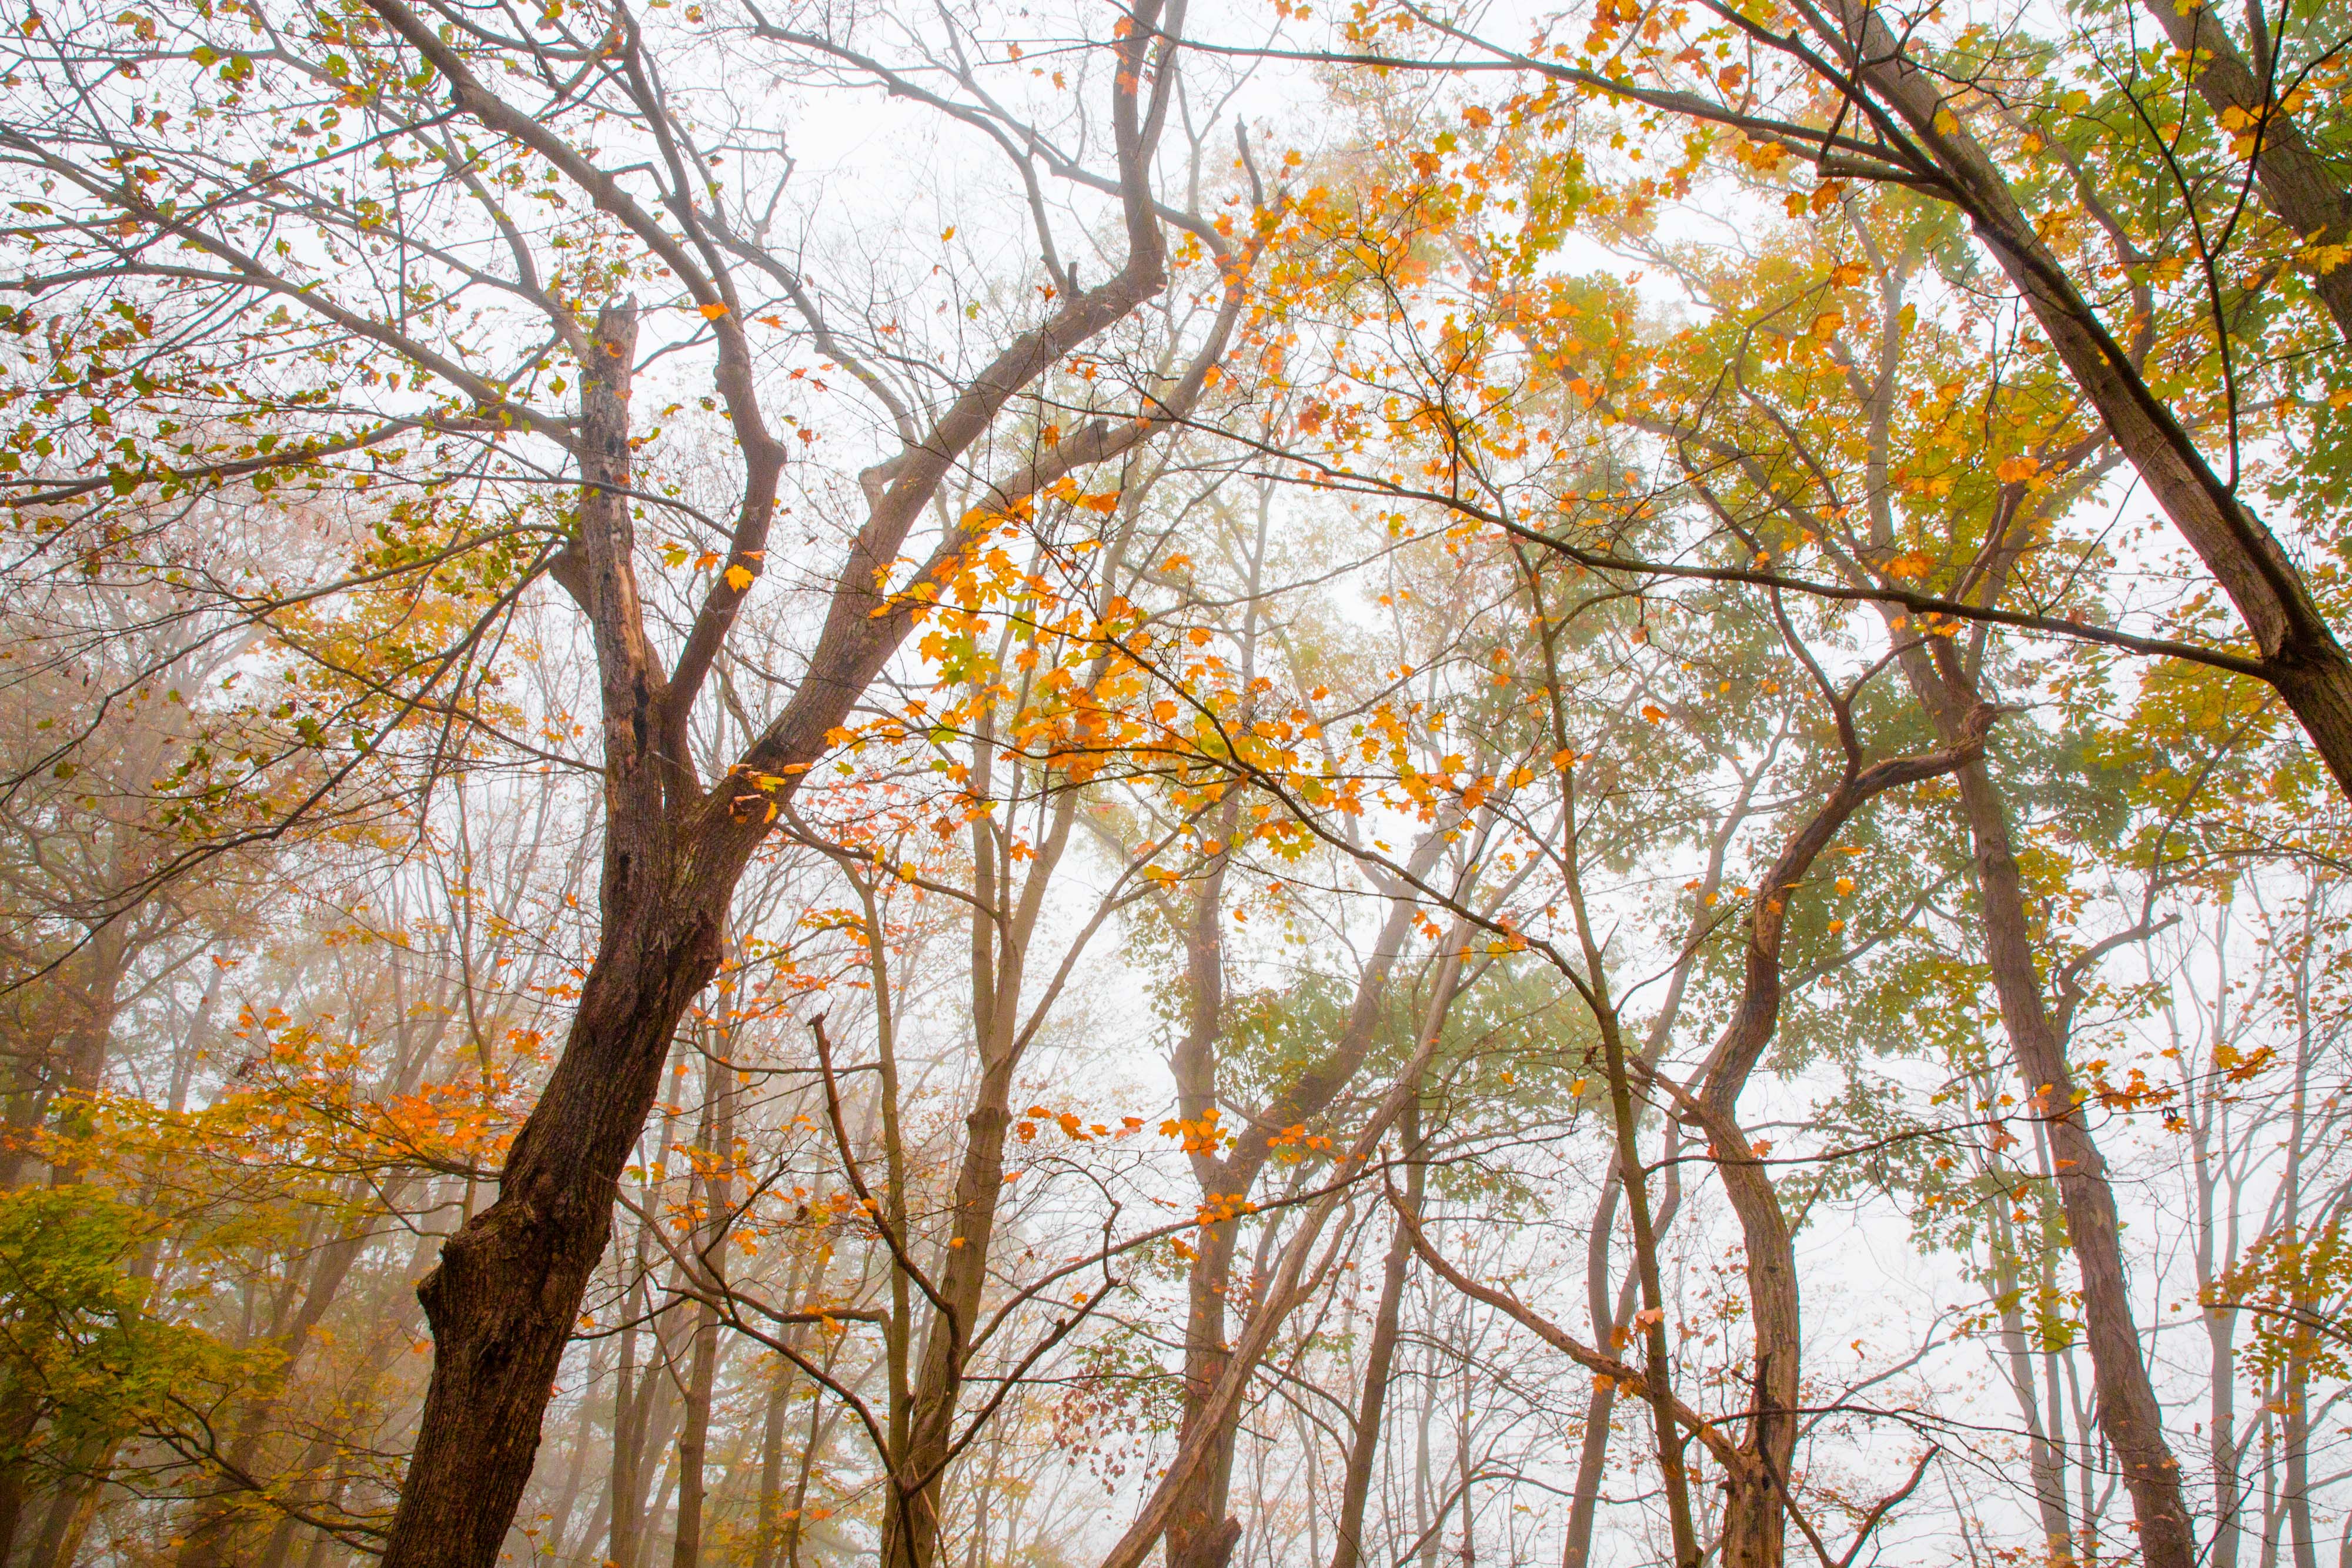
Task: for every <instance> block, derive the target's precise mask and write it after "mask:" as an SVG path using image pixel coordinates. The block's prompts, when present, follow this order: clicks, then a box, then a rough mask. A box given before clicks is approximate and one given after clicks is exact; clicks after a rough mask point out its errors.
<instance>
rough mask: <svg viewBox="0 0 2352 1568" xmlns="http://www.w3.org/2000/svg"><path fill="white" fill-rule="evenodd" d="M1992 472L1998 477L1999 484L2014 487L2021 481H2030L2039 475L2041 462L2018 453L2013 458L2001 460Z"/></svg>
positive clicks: (2038, 459)
mask: <svg viewBox="0 0 2352 1568" xmlns="http://www.w3.org/2000/svg"><path fill="white" fill-rule="evenodd" d="M1994 472H1996V473H1997V474H1999V475H2000V482H2001V483H2002V484H2004V485H2014V484H2017V483H2018V482H2019V481H2021V480H2025V479H2031V478H2032V477H2033V476H2035V475H2036V474H2039V473H2041V472H2042V460H2041V459H2040V458H2038V457H2034V456H2032V455H2027V454H2024V453H2020V454H2019V455H2017V456H2015V457H2005V458H2003V459H2002V460H2001V464H2000V467H1999V468H1998V469H1996V470H1994Z"/></svg>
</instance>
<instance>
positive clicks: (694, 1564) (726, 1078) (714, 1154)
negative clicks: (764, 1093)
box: [670, 1058, 735, 1568]
mask: <svg viewBox="0 0 2352 1568" xmlns="http://www.w3.org/2000/svg"><path fill="white" fill-rule="evenodd" d="M702 1103H703V1106H704V1120H703V1126H704V1136H703V1140H702V1142H703V1145H704V1150H703V1153H704V1156H705V1157H706V1158H707V1159H709V1161H711V1162H712V1167H711V1168H712V1170H713V1172H714V1174H713V1175H711V1176H708V1177H706V1178H705V1179H704V1181H703V1194H704V1197H705V1199H706V1205H705V1207H706V1218H705V1221H704V1229H705V1231H706V1232H707V1235H706V1238H705V1239H704V1242H703V1246H704V1249H705V1259H706V1261H707V1260H708V1258H709V1256H710V1255H711V1254H713V1253H719V1252H720V1251H721V1249H723V1247H724V1244H725V1240H726V1233H727V1228H728V1224H729V1220H730V1206H731V1205H732V1204H733V1202H734V1184H733V1182H732V1181H731V1180H730V1178H729V1176H728V1175H727V1168H728V1162H730V1161H731V1160H732V1159H733V1158H734V1148H735V1074H734V1072H733V1071H730V1069H728V1068H726V1067H724V1066H722V1065H721V1064H720V1063H719V1061H717V1060H716V1059H715V1058H714V1059H712V1060H710V1061H708V1062H707V1063H706V1066H705V1070H704V1073H703V1093H702ZM718 1382H719V1309H718V1308H717V1307H715V1306H713V1305H712V1304H711V1303H709V1301H701V1302H698V1303H697V1304H696V1307H695V1314H694V1339H693V1352H692V1356H691V1361H690V1371H689V1373H688V1384H687V1391H686V1430H685V1432H684V1434H683V1435H682V1436H681V1437H679V1438H678V1445H677V1539H676V1540H675V1541H674V1542H672V1544H671V1547H670V1568H698V1564H699V1563H701V1560H702V1507H703V1500H704V1496H705V1488H704V1482H703V1473H702V1467H703V1457H704V1455H705V1454H706V1453H707V1452H708V1451H709V1447H710V1400H711V1396H712V1395H713V1393H714V1392H715V1391H716V1389H717V1385H718Z"/></svg>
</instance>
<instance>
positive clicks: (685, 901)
mask: <svg viewBox="0 0 2352 1568" xmlns="http://www.w3.org/2000/svg"><path fill="white" fill-rule="evenodd" d="M596 342H597V344H598V346H599V347H601V348H602V350H604V351H603V352H602V353H601V354H597V353H592V354H591V355H590V356H589V358H590V359H591V360H592V361H593V360H598V359H601V360H603V361H604V363H602V364H595V363H590V364H586V365H583V367H582V378H583V388H582V392H583V395H582V411H581V448H582V452H583V478H584V479H585V480H586V482H587V485H586V489H585V490H584V493H583V499H582V501H581V505H580V530H581V549H582V551H583V556H584V558H585V564H584V566H583V569H582V571H581V575H582V577H583V580H584V586H585V589H586V593H585V596H584V597H585V599H586V601H587V604H588V611H589V619H590V621H591V622H592V624H593V628H594V630H595V632H596V634H597V643H598V649H599V657H600V664H601V665H602V670H601V674H602V682H603V687H604V691H603V706H604V716H605V726H604V727H605V737H604V738H605V747H604V750H605V822H606V827H605V843H604V878H603V890H602V891H603V904H602V908H603V910H604V938H603V941H602V943H601V944H600V946H599V949H598V952H597V955H596V960H595V963H594V964H593V967H591V968H590V969H589V972H588V977H587V979H586V981H585V983H584V984H583V987H582V991H581V997H580V1006H579V1011H578V1013H577V1014H576V1015H575V1016H574V1018H573V1019H572V1030H571V1033H570V1036H569V1038H568V1039H567V1040H566V1041H565V1044H564V1050H563V1054H562V1057H561V1058H560V1059H559V1060H558V1061H557V1062H556V1064H555V1070H554V1071H553V1072H552V1073H551V1074H550V1076H549V1078H548V1082H547V1086H546V1088H545V1089H544V1090H543V1091H542V1092H541V1095H540V1099H539V1103H538V1104H537V1106H536V1107H534V1108H533V1110H532V1112H531V1113H530V1118H529V1119H528V1120H527V1121H526V1122H525V1123H524V1124H523V1127H522V1131H521V1132H520V1134H519V1135H518V1136H517V1137H516V1139H515V1143H514V1145H513V1148H512V1150H511V1152H510V1153H509V1156H508V1160H507V1166H506V1169H505V1172H504V1173H503V1176H502V1177H501V1179H500V1183H499V1197H498V1200H497V1201H496V1202H495V1203H493V1204H491V1205H490V1207H488V1208H486V1209H484V1210H483V1211H482V1212H481V1213H479V1214H478V1215H476V1216H475V1217H474V1218H472V1219H470V1220H468V1221H467V1223H466V1225H465V1226H464V1228H461V1229H460V1230H459V1231H458V1232H457V1235H455V1236H453V1237H452V1238H450V1239H449V1240H448V1242H447V1243H446V1245H445V1246H444V1247H443V1248H442V1250H441V1260H440V1263H439V1266H438V1267H436V1269H435V1270H433V1272H432V1273H431V1274H430V1275H428V1276H426V1278H425V1282H424V1283H423V1284H422V1285H421V1286H419V1287H418V1291H417V1293H418V1296H419V1297H420V1298H421V1299H422V1300H423V1301H424V1303H425V1317H426V1319H427V1321H428V1322H430V1323H431V1325H432V1328H433V1340H434V1362H433V1380H432V1384H431V1386H430V1388H429V1389H428V1391H427V1393H426V1395H425V1413H424V1420H423V1423H422V1426H421V1428H420V1430H419V1433H418V1437H417V1447H416V1452H415V1458H414V1459H413V1460H412V1461H411V1463H410V1466H409V1470H408V1477H407V1480H406V1482H405V1483H404V1486H403V1487H402V1490H401V1496H400V1506H399V1510H398V1511H397V1512H396V1513H395V1514H394V1519H393V1527H392V1531H391V1536H390V1540H389V1541H388V1542H387V1545H386V1549H385V1553H384V1558H383V1562H384V1565H385V1568H444V1565H446V1568H461V1565H462V1568H488V1565H489V1564H491V1563H495V1562H496V1561H497V1559H498V1552H499V1544H500V1542H503V1541H504V1539H505V1537H506V1531H507V1525H508V1523H509V1521H511V1520H512V1519H513V1517H514V1511H515V1507H516V1504H517V1503H518V1502H519V1501H520V1499H521V1497H522V1490H523V1487H524V1485H525V1483H526V1482H528V1481H529V1480H530V1471H531V1464H532V1461H533V1459H534V1458H535V1456H536V1455H537V1452H538V1449H539V1439H540V1420H541V1415H542V1414H543V1413H544V1412H545V1410H546V1407H547V1401H548V1397H549V1395H550V1392H551V1388H552V1386H553V1385H554V1381H555V1374H556V1367H557V1364H558V1363H559V1362H560V1361H561V1359H562V1354H563V1347H564V1345H565V1344H566V1343H568V1342H569V1340H570V1338H571V1335H572V1327H573V1324H574V1322H575V1321H576V1319H577V1316H578V1313H579V1310H580V1302H581V1300H582V1298H583V1296H584V1295H585V1294H586V1291H587V1286H588V1277H589V1275H590V1273H591V1272H593V1270H594V1269H595V1267H596V1264H597V1261H598V1260H600V1259H601V1258H602V1257H603V1256H604V1243H605V1241H606V1240H607V1239H608V1238H609V1237H610V1235H611V1233H612V1220H613V1202H614V1195H615V1193H616V1191H617V1183H618V1181H619V1178H620V1175H621V1172H622V1170H623V1169H624V1168H625V1166H626V1165H627V1163H628V1156H629V1152H630V1150H631V1149H632V1148H633V1147H635V1144H636V1140H637V1135H638V1134H639V1132H640V1131H641V1130H642V1129H643V1128H644V1126H645V1123H646V1115H647V1114H648V1113H650V1112H651V1111H652V1109H653V1103H654V1096H655V1092H656V1089H657V1088H658V1087H659V1085H660V1081H661V1071H662V1065H663V1063H664V1062H665V1061H667V1058H668V1055H669V1047H670V1037H671V1034H672V1031H673V1030H675V1029H676V1028H677V1020H678V1019H679V1017H680V1016H681V1015H682V1014H683V1013H684V1012H685V1010H686V1008H687V1004H688V1002H690V1001H691V1000H692V999H693V998H694V996H695V994H696V993H697V992H698V991H700V990H701V989H702V988H703V987H704V986H705V985H707V984H708V983H709V980H710V978H711V977H712V976H713V975H714V974H715V973H716V972H717V970H718V967H719V951H720V949H719V936H720V929H721V925H722V923H723V920H724V918H725V915H726V910H727V905H728V903H729V900H730V896H731V894H732V893H733V891H734V886H735V882H736V878H737V876H738V875H739V874H740V867H741V864H742V861H743V858H744V857H745V856H747V855H748V853H749V851H750V848H751V841H752V837H751V835H749V834H747V833H745V832H743V831H740V829H738V830H737V831H734V832H731V833H730V831H728V830H729V828H730V826H732V825H733V824H731V823H730V818H729V815H728V811H727V807H728V805H729V804H730V802H727V801H724V800H721V801H719V804H718V807H717V809H716V810H713V809H711V807H710V804H709V798H706V799H705V800H699V801H694V802H691V803H690V804H688V806H685V807H682V808H681V809H680V810H679V811H678V813H677V820H676V821H673V820H672V814H671V812H670V811H669V810H667V800H666V794H667V790H668V789H669V788H670V787H671V786H672V785H674V784H676V783H677V778H676V774H675V771H674V769H675V768H676V764H674V763H672V762H671V761H669V760H668V759H666V758H662V757H661V756H660V755H659V754H658V752H657V751H656V737H657V735H658V733H659V731H660V725H659V722H658V709H659V706H660V705H659V694H658V689H657V687H658V676H657V675H656V673H655V671H654V669H653V668H652V666H651V664H650V659H649V656H648V654H647V652H646V647H645V643H644V636H643V632H642V626H641V622H640V620H639V616H638V612H637V608H636V585H635V574H634V570H633V567H632V564H631V560H630V556H631V552H632V546H631V532H630V519H629V504H628V500H627V497H626V496H625V494H624V492H625V490H626V489H627V488H628V486H629V483H630V465H629V424H628V392H629V387H628V379H629V376H630V373H631V367H632V366H633V364H634V362H635V342H636V312H635V307H634V306H621V307H608V308H606V309H605V311H604V315H603V316H602V318H600V319H599V321H598V323H597V334H596Z"/></svg>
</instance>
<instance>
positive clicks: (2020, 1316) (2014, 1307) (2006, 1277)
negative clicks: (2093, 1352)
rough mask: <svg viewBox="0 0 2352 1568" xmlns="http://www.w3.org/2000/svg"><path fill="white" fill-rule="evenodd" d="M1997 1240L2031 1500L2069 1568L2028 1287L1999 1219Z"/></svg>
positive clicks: (2054, 1557) (2058, 1467)
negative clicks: (2030, 1328) (2025, 1301)
mask: <svg viewBox="0 0 2352 1568" xmlns="http://www.w3.org/2000/svg"><path fill="white" fill-rule="evenodd" d="M1996 1232H1997V1233H1996V1235H1995V1237H1994V1239H1993V1270H1994V1273H1993V1284H1994V1289H1995V1291H1996V1296H1997V1299H1996V1302H1995V1305H1996V1307H1997V1309H1998V1311H1999V1312H2000V1344H2001V1357H2002V1360H2003V1361H2004V1362H2005V1363H2006V1364H2007V1370H2008V1374H2009V1384H2010V1389H2011V1392H2012V1393H2013V1394H2015V1395H2016V1396H2017V1407H2018V1409H2019V1411H2020V1412H2021V1414H2022V1415H2023V1416H2024V1417H2025V1444H2026V1448H2025V1454H2026V1470H2027V1474H2028V1475H2029V1476H2030V1477H2031V1478H2032V1482H2033V1501H2034V1506H2035V1508H2036V1509H2037V1510H2038V1511H2040V1513H2041V1516H2042V1543H2043V1546H2044V1548H2045V1550H2046V1551H2047V1552H2048V1554H2049V1560H2050V1563H2051V1564H2052V1568H2069V1565H2070V1564H2071V1563H2073V1562H2074V1525H2073V1523H2072V1522H2071V1521H2069V1520H2068V1519H2067V1517H2066V1475H2065V1466H2064V1462H2063V1459H2062V1458H2061V1457H2060V1455H2059V1452H2058V1448H2057V1446H2056V1445H2055V1444H2053V1443H2052V1442H2051V1441H2050V1435H2049V1428H2048V1427H2046V1426H2045V1425H2044V1424H2043V1412H2042V1400H2041V1397H2040V1396H2039V1395H2038V1394H2037V1393H2036V1392H2035V1388H2036V1379H2035V1377H2034V1373H2033V1353H2032V1346H2031V1345H2030V1344H2029V1343H2028V1342H2027V1336H2026V1329H2025V1312H2024V1309H2023V1308H2022V1306H2021V1304H2020V1299H2021V1297H2022V1295H2023V1293H2024V1286H2023V1284H2022V1283H2021V1281H2019V1279H2018V1276H2017V1263H2016V1258H2015V1255H2014V1253H2013V1251H2012V1250H2011V1247H2012V1243H2013V1238H2012V1236H2011V1233H2010V1228H2009V1226H2008V1224H2007V1223H2006V1222H2005V1221H2000V1220H1999V1219H1996Z"/></svg>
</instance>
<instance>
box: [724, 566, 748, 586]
mask: <svg viewBox="0 0 2352 1568" xmlns="http://www.w3.org/2000/svg"><path fill="white" fill-rule="evenodd" d="M727 586H728V587H730V588H731V589H733V590H734V591H736V592H738V593H740V592H742V591H744V590H745V589H747V588H749V587H751V568H750V567H748V566H743V565H740V563H739V564H737V565H735V566H730V567H729V568H728V569H727Z"/></svg>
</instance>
